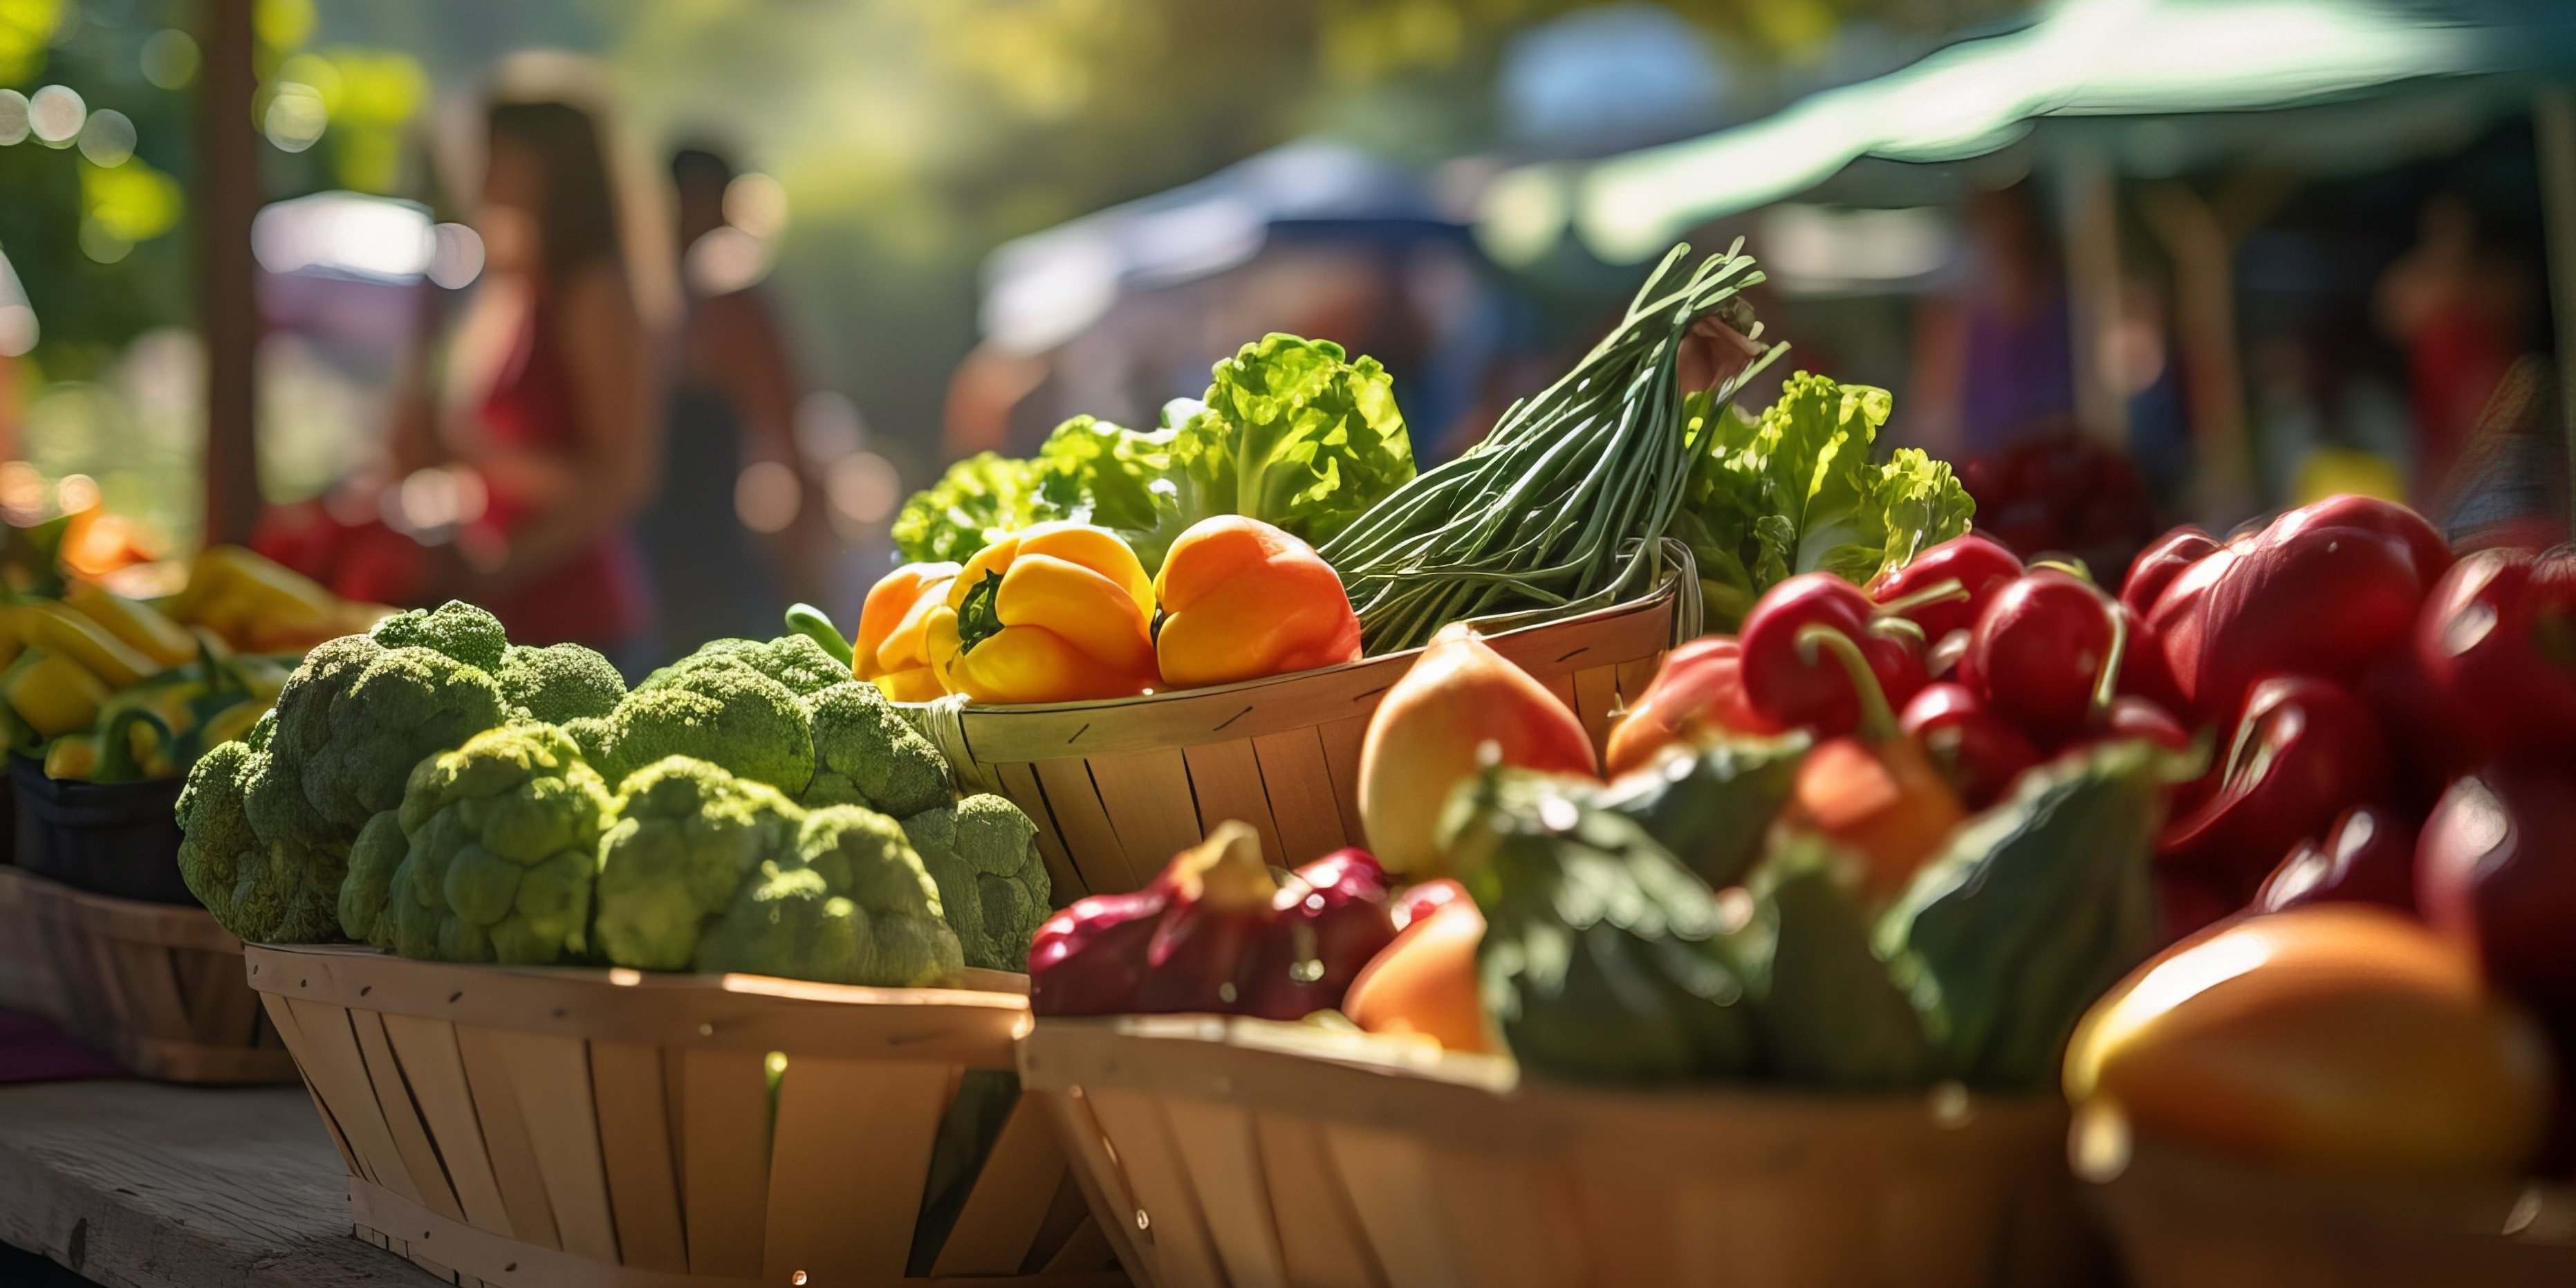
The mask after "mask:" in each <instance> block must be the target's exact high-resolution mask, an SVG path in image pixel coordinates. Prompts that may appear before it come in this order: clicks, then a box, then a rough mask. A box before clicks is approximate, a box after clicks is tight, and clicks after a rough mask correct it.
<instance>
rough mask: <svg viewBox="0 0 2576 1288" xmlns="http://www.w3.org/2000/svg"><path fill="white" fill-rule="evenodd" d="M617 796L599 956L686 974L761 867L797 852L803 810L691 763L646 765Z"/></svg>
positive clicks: (601, 896) (603, 883) (602, 854)
mask: <svg viewBox="0 0 2576 1288" xmlns="http://www.w3.org/2000/svg"><path fill="white" fill-rule="evenodd" d="M673 692H682V693H685V692H687V691H686V690H674V691H673ZM639 696H641V695H639ZM630 701H632V700H631V699H630ZM625 709H626V708H624V707H620V708H619V710H620V711H623V710H625ZM619 792H620V795H621V796H622V797H623V799H624V802H625V804H624V807H623V813H622V816H621V817H620V818H619V819H618V820H617V822H616V824H615V825H614V826H612V827H610V828H609V829H608V832H607V835H606V836H605V837H604V838H602V840H601V842H600V846H599V882H598V891H597V903H598V909H599V912H598V917H597V920H596V923H595V925H594V927H593V929H594V930H595V931H596V932H597V936H598V938H597V947H598V948H599V949H600V951H602V952H604V953H605V954H606V955H607V957H608V960H609V961H610V962H611V963H613V964H615V965H619V966H632V967H636V968H638V969H642V970H686V969H688V967H689V966H690V964H691V963H692V962H694V961H695V960H696V958H697V952H698V939H699V936H700V934H701V933H702V932H703V931H704V930H705V928H706V926H707V924H708V923H709V922H710V921H712V920H714V919H715V918H716V917H717V916H718V915H719V914H721V913H723V912H724V911H725V909H726V908H727V907H728V906H729V905H731V904H732V903H733V900H734V895H735V892H736V891H737V890H739V889H740V888H741V887H742V886H743V885H744V883H745V882H746V881H747V880H748V879H749V878H751V876H752V875H753V874H754V873H755V872H757V871H758V870H759V868H760V864H761V862H762V860H764V859H773V860H774V859H778V858H780V857H781V856H786V855H790V854H792V853H793V852H794V846H795V841H796V835H797V831H798V829H799V828H800V827H802V825H803V824H804V821H805V814H804V811H803V810H800V809H798V808H797V807H796V805H795V803H794V802H792V801H790V800H788V799H787V798H786V797H785V796H782V795H780V794H779V793H778V791H777V790H776V789H775V788H772V787H769V786H768V785H766V784H763V783H760V782H756V781H752V780H750V779H745V778H737V777H735V776H734V775H732V774H729V773H727V772H725V770H724V768H723V767H722V766H720V765H716V764H712V763H709V762H707V761H704V760H697V759H693V758H691V757H688V756H670V757H666V758H664V759H661V760H657V761H655V762H653V763H652V764H649V765H646V766H645V767H643V768H642V769H640V770H637V771H636V772H635V773H634V775H633V776H631V777H629V778H627V779H626V780H625V782H624V783H623V784H621V785H620V788H619Z"/></svg>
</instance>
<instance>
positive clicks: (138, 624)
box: [63, 581, 197, 666]
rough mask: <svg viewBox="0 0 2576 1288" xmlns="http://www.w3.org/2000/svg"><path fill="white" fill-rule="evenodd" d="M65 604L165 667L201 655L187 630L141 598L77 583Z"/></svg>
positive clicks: (66, 596) (66, 595)
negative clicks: (127, 596) (132, 597)
mask: <svg viewBox="0 0 2576 1288" xmlns="http://www.w3.org/2000/svg"><path fill="white" fill-rule="evenodd" d="M63 606H64V607H66V608H69V609H71V610H72V611H73V612H76V613H79V614H80V615H81V616H83V617H86V618H88V619H90V620H91V621H93V622H96V623H98V624H99V625H100V626H102V627H104V628H106V630H107V633H108V634H110V635H113V636H115V637H116V638H118V639H120V640H122V641H124V642H125V645H126V647H128V648H131V649H133V650H134V651H135V652H137V653H140V654H142V655H143V656H145V657H147V658H150V659H151V660H152V661H154V662H157V663H159V664H161V665H162V666H177V665H179V664H180V663H182V662H186V661H190V660H192V659H194V658H195V657H196V656H197V641H196V639H195V637H193V636H191V635H189V634H188V632H187V629H186V628H184V627H182V626H180V625H179V624H178V623H177V622H174V621H171V620H170V619H169V618H168V617H165V616H163V615H162V613H161V610H159V609H157V608H154V607H153V606H151V605H150V604H146V603H144V602H142V601H141V600H136V599H128V598H126V597H125V596H123V595H120V594H117V593H116V592H114V591H112V590H109V589H108V588H106V587H105V586H101V585H98V584H96V583H94V582H86V581H84V582H75V583H73V584H72V587H71V589H69V590H66V591H64V592H63Z"/></svg>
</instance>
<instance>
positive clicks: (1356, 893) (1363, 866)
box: [1231, 849, 1399, 1020]
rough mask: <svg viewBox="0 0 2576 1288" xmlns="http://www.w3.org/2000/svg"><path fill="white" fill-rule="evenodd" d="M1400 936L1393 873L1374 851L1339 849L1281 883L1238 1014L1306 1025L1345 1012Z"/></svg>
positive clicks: (1243, 988) (1245, 982)
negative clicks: (1355, 983) (1336, 1010)
mask: <svg viewBox="0 0 2576 1288" xmlns="http://www.w3.org/2000/svg"><path fill="white" fill-rule="evenodd" d="M1398 929H1399V927H1398V926H1397V925H1396V924H1395V909H1394V906H1393V904H1392V902H1391V900H1390V895H1389V892H1388V890H1387V886H1386V869H1384V868H1381V867H1379V866H1378V863H1377V860H1376V859H1375V858H1372V857H1370V855H1369V853H1368V851H1366V850H1352V849H1342V850H1335V851H1333V852H1332V853H1330V854H1327V855H1325V856H1324V857H1322V858H1320V859H1317V860H1315V861H1314V862H1312V863H1309V864H1307V865H1305V866H1304V867H1301V868H1299V869H1297V871H1296V873H1295V874H1294V875H1293V876H1292V877H1291V879H1290V880H1288V881H1285V882H1282V883H1281V884H1280V888H1279V894H1278V896H1277V897H1276V898H1274V899H1273V900H1272V901H1271V916H1270V923H1269V924H1268V925H1267V926H1265V927H1263V930H1262V934H1261V937H1260V939H1259V940H1258V941H1257V943H1256V946H1255V948H1254V951H1253V953H1252V956H1251V960H1250V962H1249V965H1250V967H1251V969H1250V971H1249V972H1248V973H1247V975H1246V977H1245V978H1244V979H1243V980H1242V981H1241V996H1240V997H1239V998H1238V1000H1237V1003H1236V1005H1235V1006H1234V1007H1232V1008H1231V1009H1232V1010H1233V1011H1234V1012H1235V1013H1236V1014H1238V1015H1253V1016H1259V1017H1261V1018H1262V1019H1268V1020H1298V1019H1304V1018H1305V1017H1306V1016H1309V1015H1312V1014H1314V1013H1315V1012H1317V1011H1322V1010H1329V1009H1331V1008H1333V1007H1336V1006H1339V1005H1341V1004H1342V994H1343V993H1345V992H1347V991H1349V989H1350V986H1351V981H1352V980H1354V979H1356V978H1358V977H1359V973H1360V968H1361V967H1364V966H1366V965H1368V964H1369V959H1370V958H1372V957H1375V956H1377V955H1378V952H1379V950H1381V949H1383V948H1385V947H1386V946H1387V945H1388V944H1390V943H1393V942H1395V935H1396V931H1397V930H1398Z"/></svg>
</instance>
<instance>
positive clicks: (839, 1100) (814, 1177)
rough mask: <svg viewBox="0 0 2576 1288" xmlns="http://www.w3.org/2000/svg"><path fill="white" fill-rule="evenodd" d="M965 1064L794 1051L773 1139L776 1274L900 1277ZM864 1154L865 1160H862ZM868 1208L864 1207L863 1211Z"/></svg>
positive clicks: (863, 1279) (771, 1243) (772, 1257)
mask: <svg viewBox="0 0 2576 1288" xmlns="http://www.w3.org/2000/svg"><path fill="white" fill-rule="evenodd" d="M957 1072H959V1071H958V1070H954V1069H949V1068H943V1067H941V1066H938V1065H924V1064H887V1063H883V1062H876V1061H857V1060H820V1059H812V1058H807V1057H793V1056H791V1057H790V1058H789V1060H788V1065H787V1073H786V1076H785V1077H784V1078H783V1079H782V1080H781V1081H780V1083H779V1086H778V1126H777V1130H776V1132H775V1134H774V1136H773V1138H772V1142H771V1146H770V1151H771V1152H770V1166H769V1227H768V1236H767V1238H766V1239H765V1240H764V1243H763V1247H764V1251H763V1255H762V1258H761V1265H762V1274H763V1276H764V1277H765V1278H766V1279H767V1280H768V1281H769V1282H771V1283H779V1284H783V1283H789V1282H791V1281H792V1280H793V1278H794V1276H795V1274H796V1272H797V1271H800V1270H801V1271H804V1272H806V1275H807V1282H810V1283H818V1284H836V1283H884V1282H888V1281H892V1280H899V1279H901V1278H902V1277H903V1273H904V1263H905V1261H906V1259H907V1258H908V1257H909V1256H910V1255H911V1252H912V1227H913V1222H914V1219H915V1217H916V1216H917V1214H918V1212H919V1209H920V1206H921V1190H922V1186H923V1184H924V1183H925V1182H926V1180H927V1179H928V1177H929V1174H930V1152H931V1148H932V1145H933V1144H934V1141H935V1138H936V1137H937V1135H938V1132H939V1117H940V1114H941V1113H942V1111H943V1110H944V1109H945V1108H946V1107H947V1103H948V1100H949V1096H950V1094H951V1084H952V1081H953V1078H954V1076H955V1074H956V1073H957ZM859 1159H865V1160H866V1162H865V1164H864V1165H862V1166H853V1165H852V1164H853V1161H854V1160H859ZM861 1213H864V1214H866V1217H865V1219H857V1214H861Z"/></svg>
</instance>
